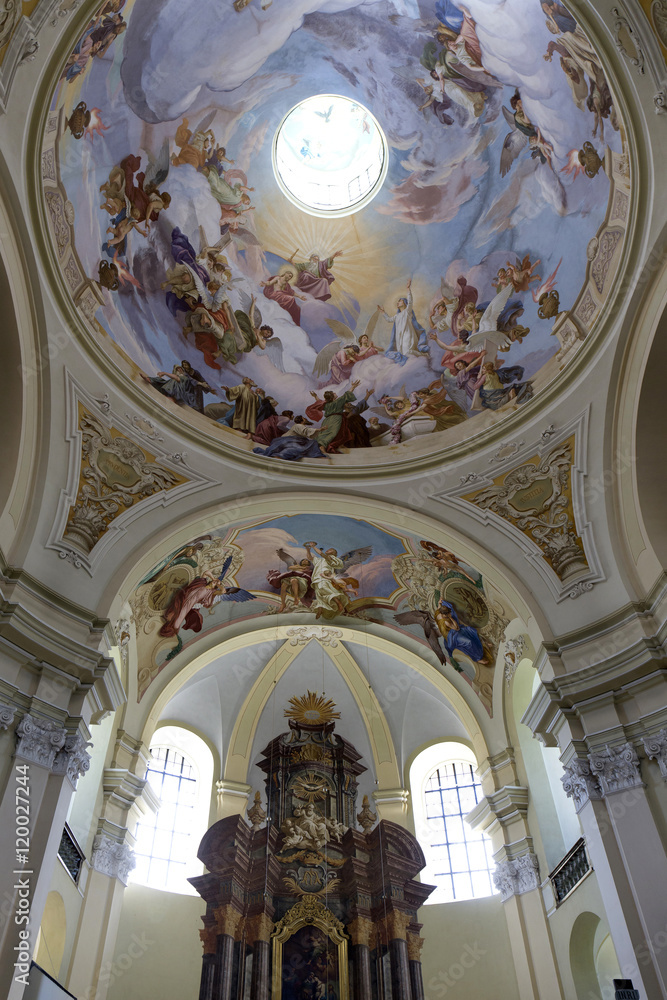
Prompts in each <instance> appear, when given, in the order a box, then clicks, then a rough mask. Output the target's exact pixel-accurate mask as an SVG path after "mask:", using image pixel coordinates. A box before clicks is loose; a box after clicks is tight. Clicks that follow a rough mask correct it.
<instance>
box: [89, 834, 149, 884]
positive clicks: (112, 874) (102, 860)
mask: <svg viewBox="0 0 667 1000" xmlns="http://www.w3.org/2000/svg"><path fill="white" fill-rule="evenodd" d="M136 863H137V862H136V858H135V854H134V851H133V850H132V848H131V847H130V846H129V845H128V844H125V843H121V842H119V841H117V840H113V839H112V838H111V837H110V836H109V835H108V834H106V833H98V834H97V835H96V837H95V840H94V841H93V853H92V856H91V859H90V864H91V867H92V868H93V869H94V870H95V871H96V872H100V873H101V874H102V875H108V876H109V878H117V879H118V881H119V882H122V883H123V885H127V882H128V878H129V875H130V872H131V871H132V869H133V868H134V867H136Z"/></svg>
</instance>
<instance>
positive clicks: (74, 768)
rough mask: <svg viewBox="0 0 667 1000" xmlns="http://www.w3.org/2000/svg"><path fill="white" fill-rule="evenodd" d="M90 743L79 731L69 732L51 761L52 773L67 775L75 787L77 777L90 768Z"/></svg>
mask: <svg viewBox="0 0 667 1000" xmlns="http://www.w3.org/2000/svg"><path fill="white" fill-rule="evenodd" d="M92 745H93V744H92V743H87V742H86V740H85V739H84V738H83V736H81V734H80V733H70V734H69V735H68V736H67V737H66V739H65V742H64V744H63V746H62V748H61V749H60V750H59V751H58V753H57V754H56V757H55V760H54V762H53V773H54V774H65V775H67V777H68V779H69V781H70V782H71V784H72V785H73V786H74V788H76V783H77V781H78V779H79V778H80V777H81V776H82V775H84V774H85V773H86V771H88V770H89V768H90V754H89V753H88V747H92Z"/></svg>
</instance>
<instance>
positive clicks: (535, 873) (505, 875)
mask: <svg viewBox="0 0 667 1000" xmlns="http://www.w3.org/2000/svg"><path fill="white" fill-rule="evenodd" d="M493 884H494V885H495V887H496V889H498V891H499V892H500V897H501V899H502V900H503V902H505V900H506V899H509V898H510V897H511V896H520V895H521V894H522V893H524V892H530V891H531V890H532V889H537V888H539V885H540V866H539V863H538V860H537V858H536V856H535V855H534V854H522V855H521V857H520V858H512V859H509V860H507V861H499V862H498V864H497V865H496V870H495V872H494V875H493Z"/></svg>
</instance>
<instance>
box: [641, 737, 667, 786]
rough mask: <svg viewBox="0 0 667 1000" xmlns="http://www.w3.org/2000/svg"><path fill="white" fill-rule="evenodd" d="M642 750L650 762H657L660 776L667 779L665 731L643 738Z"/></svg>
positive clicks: (666, 738)
mask: <svg viewBox="0 0 667 1000" xmlns="http://www.w3.org/2000/svg"><path fill="white" fill-rule="evenodd" d="M644 750H645V752H646V756H647V757H648V758H649V759H650V760H657V762H658V766H659V768H660V774H661V775H662V776H663V778H666V779H667V729H661V730H660V732H659V733H655V735H654V736H645V737H644Z"/></svg>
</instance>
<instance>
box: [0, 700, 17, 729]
mask: <svg viewBox="0 0 667 1000" xmlns="http://www.w3.org/2000/svg"><path fill="white" fill-rule="evenodd" d="M15 715H16V709H15V708H13V707H12V706H11V705H0V729H9V727H10V726H11V724H12V722H13V721H14V716H15Z"/></svg>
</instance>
